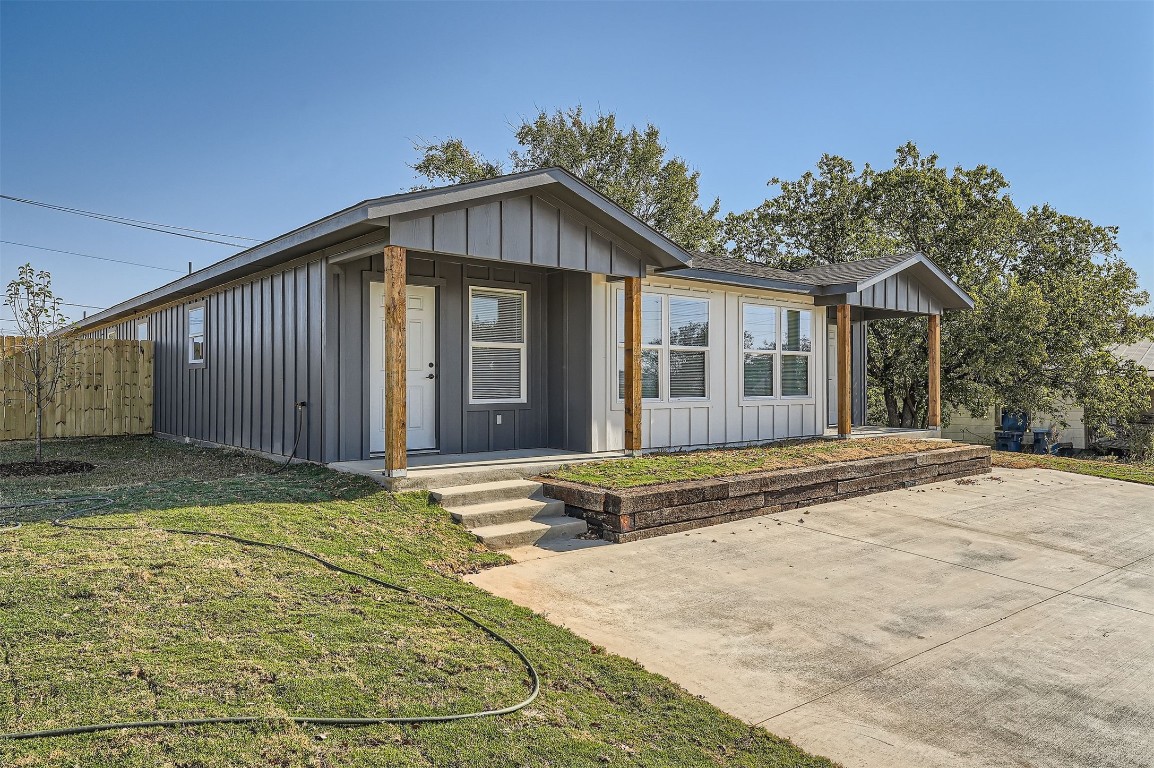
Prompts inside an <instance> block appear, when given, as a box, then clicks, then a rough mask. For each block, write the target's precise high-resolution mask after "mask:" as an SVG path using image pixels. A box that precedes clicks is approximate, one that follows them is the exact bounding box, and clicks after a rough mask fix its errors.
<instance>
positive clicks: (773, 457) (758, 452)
mask: <svg viewBox="0 0 1154 768" xmlns="http://www.w3.org/2000/svg"><path fill="white" fill-rule="evenodd" d="M942 447H943V443H941V442H940V441H933V440H903V439H900V438H868V439H862V440H791V441H786V442H781V443H774V444H772V445H764V446H758V447H756V448H719V449H716V450H708V451H686V452H682V453H654V454H650V455H648V456H642V457H640V458H636V459H613V460H610V461H596V462H590V463H588V464H573V465H571V466H568V467H563V468H561V469H559V470H557V471H555V472H551V473H550V474H549V476H550V477H555V478H557V479H559V480H569V481H572V482H575V483H585V484H587V485H594V486H597V487H598V488H606V489H609V490H615V491H616V490H622V489H625V488H637V487H639V486H642V485H656V484H658V483H672V482H678V481H683V480H706V479H708V478H711V477H730V476H733V475H744V474H748V473H750V472H763V471H767V470H773V469H795V468H797V467H812V466H818V465H821V464H831V463H833V462H835V461H853V460H854V459H872V458H875V457H878V456H891V455H894V454H899V453H913V452H915V451H929V450H934V449H935V448H942Z"/></svg>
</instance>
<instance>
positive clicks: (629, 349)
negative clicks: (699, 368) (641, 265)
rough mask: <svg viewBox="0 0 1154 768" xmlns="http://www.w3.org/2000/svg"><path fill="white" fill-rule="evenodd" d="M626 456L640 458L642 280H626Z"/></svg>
mask: <svg viewBox="0 0 1154 768" xmlns="http://www.w3.org/2000/svg"><path fill="white" fill-rule="evenodd" d="M625 453H626V454H628V455H630V456H639V455H641V278H640V277H627V278H625Z"/></svg>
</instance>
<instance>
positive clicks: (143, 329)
mask: <svg viewBox="0 0 1154 768" xmlns="http://www.w3.org/2000/svg"><path fill="white" fill-rule="evenodd" d="M136 340H137V341H148V321H147V320H138V321H137V322H136Z"/></svg>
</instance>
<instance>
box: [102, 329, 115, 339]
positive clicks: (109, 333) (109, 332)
mask: <svg viewBox="0 0 1154 768" xmlns="http://www.w3.org/2000/svg"><path fill="white" fill-rule="evenodd" d="M117 337H118V334H117V333H116V329H115V328H109V329H108V330H107V331H105V332H104V338H106V339H108V340H110V341H111V340H113V339H116V338H117Z"/></svg>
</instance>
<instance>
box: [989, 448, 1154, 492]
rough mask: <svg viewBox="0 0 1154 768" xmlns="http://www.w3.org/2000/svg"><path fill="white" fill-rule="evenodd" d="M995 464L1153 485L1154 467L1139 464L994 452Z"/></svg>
mask: <svg viewBox="0 0 1154 768" xmlns="http://www.w3.org/2000/svg"><path fill="white" fill-rule="evenodd" d="M993 463H994V466H995V467H1006V468H1008V469H1035V468H1036V469H1055V470H1058V471H1060V472H1074V473H1076V474H1079V475H1093V476H1094V477H1104V478H1107V479H1110V480H1125V481H1127V482H1130V483H1144V484H1145V485H1154V463H1150V462H1146V463H1143V464H1138V463H1129V462H1124V461H1095V460H1093V459H1072V458H1064V457H1062V456H1039V455H1034V454H1030V453H1008V452H1006V451H994V453H993Z"/></svg>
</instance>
